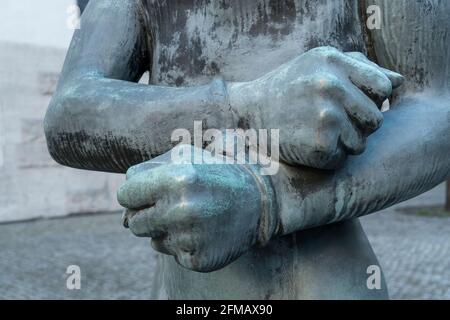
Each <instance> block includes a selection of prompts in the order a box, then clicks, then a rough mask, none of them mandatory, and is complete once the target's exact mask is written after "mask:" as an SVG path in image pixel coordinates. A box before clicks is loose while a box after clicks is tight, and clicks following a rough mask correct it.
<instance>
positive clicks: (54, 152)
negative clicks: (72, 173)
mask: <svg viewBox="0 0 450 320" xmlns="http://www.w3.org/2000/svg"><path fill="white" fill-rule="evenodd" d="M77 100H79V98H78V99H77V98H76V97H75V95H74V94H73V93H70V92H69V91H68V90H58V91H57V92H56V93H55V95H54V96H53V98H52V100H51V101H50V104H49V106H48V109H47V112H46V114H45V118H44V133H45V139H46V142H47V149H48V152H49V154H50V156H51V157H52V158H53V160H55V161H56V162H57V163H59V164H61V165H63V166H69V167H74V161H73V160H74V157H73V154H74V151H75V150H74V149H73V148H74V147H73V141H70V140H71V139H70V137H69V136H70V132H72V131H73V130H72V129H73V128H71V127H72V126H73V120H74V119H73V116H71V113H73V111H74V110H76V106H77V105H79V102H77ZM70 110H71V111H70ZM71 122H72V124H71Z"/></svg>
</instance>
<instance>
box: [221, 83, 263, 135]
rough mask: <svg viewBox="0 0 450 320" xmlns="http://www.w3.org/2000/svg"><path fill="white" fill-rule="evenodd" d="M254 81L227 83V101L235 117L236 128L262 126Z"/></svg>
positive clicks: (258, 127) (257, 127)
mask: <svg viewBox="0 0 450 320" xmlns="http://www.w3.org/2000/svg"><path fill="white" fill-rule="evenodd" d="M259 91H260V90H258V86H257V85H256V83H255V82H253V81H250V82H232V83H228V84H227V94H228V103H229V106H230V110H231V112H232V113H233V114H234V115H235V117H236V119H237V123H236V124H237V125H236V128H241V129H250V128H252V129H260V128H262V114H261V111H262V109H261V107H260V103H259V100H260V99H258V93H259Z"/></svg>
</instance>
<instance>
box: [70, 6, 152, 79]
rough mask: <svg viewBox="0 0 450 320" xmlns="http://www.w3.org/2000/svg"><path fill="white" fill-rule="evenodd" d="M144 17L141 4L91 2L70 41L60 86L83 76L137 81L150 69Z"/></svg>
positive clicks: (148, 42)
mask: <svg viewBox="0 0 450 320" xmlns="http://www.w3.org/2000/svg"><path fill="white" fill-rule="evenodd" d="M145 17H146V14H145V9H144V6H143V5H142V1H141V0H127V1H123V0H91V1H90V2H89V4H88V5H87V7H86V10H85V11H84V13H83V16H82V19H81V28H80V29H79V30H77V31H76V32H75V34H74V37H73V39H72V43H71V45H70V48H69V52H68V54H67V57H66V61H65V64H64V68H63V72H62V82H64V79H67V78H70V77H72V76H75V75H82V74H97V75H100V76H103V77H106V78H112V79H120V80H128V81H138V80H139V78H140V77H141V76H142V74H143V73H144V72H145V71H147V70H148V69H149V65H150V63H149V61H150V59H149V56H150V48H149V44H150V41H149V39H148V38H147V37H148V34H149V33H148V32H146V30H145V28H146V23H145Z"/></svg>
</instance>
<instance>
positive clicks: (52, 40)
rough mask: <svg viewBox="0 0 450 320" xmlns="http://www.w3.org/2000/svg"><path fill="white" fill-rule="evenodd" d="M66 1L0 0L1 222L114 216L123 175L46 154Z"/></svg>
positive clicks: (65, 38) (65, 33)
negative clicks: (60, 162)
mask: <svg viewBox="0 0 450 320" xmlns="http://www.w3.org/2000/svg"><path fill="white" fill-rule="evenodd" d="M74 2H75V1H71V0H38V1H37V0H1V2H0V222H6V221H17V220H26V219H31V218H38V217H55V216H64V215H67V214H71V213H88V212H98V211H115V210H119V209H120V207H119V206H118V204H117V201H116V199H115V192H116V188H117V186H118V184H119V183H120V182H121V181H122V180H123V176H120V175H110V174H103V173H97V172H87V171H80V170H74V169H70V168H64V167H62V166H59V165H58V164H56V163H55V162H54V161H53V160H52V159H51V158H50V156H49V155H48V152H47V147H46V143H45V137H44V132H43V123H42V120H43V118H44V114H45V111H46V109H47V106H48V103H49V101H50V98H51V95H52V93H53V91H54V89H55V86H56V83H57V79H58V74H59V72H60V70H61V67H62V64H63V61H64V57H65V54H66V50H67V47H68V44H69V42H70V39H71V37H72V33H73V31H72V30H70V29H69V28H67V19H68V16H69V15H68V14H67V12H66V10H67V8H68V6H69V5H71V4H73V3H74Z"/></svg>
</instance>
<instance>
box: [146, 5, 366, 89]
mask: <svg viewBox="0 0 450 320" xmlns="http://www.w3.org/2000/svg"><path fill="white" fill-rule="evenodd" d="M147 7H148V12H149V23H150V29H151V33H152V38H153V45H154V55H153V58H152V82H153V83H159V84H167V85H178V86H181V85H195V84H202V83H205V82H207V81H210V79H211V77H212V76H215V75H219V74H220V75H221V76H223V77H224V78H225V79H227V80H229V81H244V80H252V79H255V78H257V77H259V76H261V75H263V74H265V73H267V72H268V71H270V70H273V69H274V68H276V67H278V66H279V65H280V64H282V63H284V62H287V61H289V60H290V59H292V58H294V57H296V56H297V55H299V54H301V53H303V52H305V51H307V50H309V49H311V48H314V47H318V46H324V45H330V46H335V47H338V48H340V49H342V50H346V51H351V50H358V51H364V50H365V49H364V37H363V30H362V24H361V22H360V17H359V8H358V7H359V6H358V1H357V0H253V1H249V0H171V1H167V0H147Z"/></svg>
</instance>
